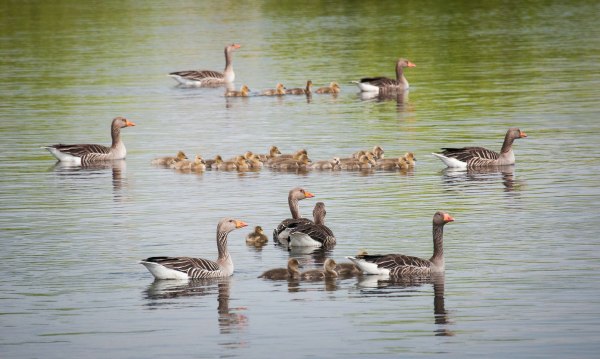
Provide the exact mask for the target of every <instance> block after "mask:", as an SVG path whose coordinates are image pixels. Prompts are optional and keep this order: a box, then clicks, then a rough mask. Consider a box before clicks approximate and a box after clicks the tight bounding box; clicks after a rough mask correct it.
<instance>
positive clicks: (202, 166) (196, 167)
mask: <svg viewBox="0 0 600 359" xmlns="http://www.w3.org/2000/svg"><path fill="white" fill-rule="evenodd" d="M190 170H191V171H194V172H203V171H205V170H206V162H204V159H203V158H202V156H200V155H196V157H195V158H194V162H192V163H191V165H190Z"/></svg>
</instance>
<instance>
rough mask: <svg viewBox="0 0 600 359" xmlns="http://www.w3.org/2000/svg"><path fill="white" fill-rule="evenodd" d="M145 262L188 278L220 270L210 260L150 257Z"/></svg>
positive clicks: (199, 276) (200, 276)
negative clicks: (181, 273) (158, 265)
mask: <svg viewBox="0 0 600 359" xmlns="http://www.w3.org/2000/svg"><path fill="white" fill-rule="evenodd" d="M144 261H145V262H154V263H157V264H160V265H162V266H164V267H166V268H169V269H173V270H176V271H179V272H183V273H187V275H188V277H190V278H202V277H203V276H202V275H201V274H202V273H206V272H214V271H218V270H220V269H221V268H220V267H219V265H218V264H217V263H216V262H214V261H211V260H208V259H203V258H191V257H150V258H147V259H145V260H144Z"/></svg>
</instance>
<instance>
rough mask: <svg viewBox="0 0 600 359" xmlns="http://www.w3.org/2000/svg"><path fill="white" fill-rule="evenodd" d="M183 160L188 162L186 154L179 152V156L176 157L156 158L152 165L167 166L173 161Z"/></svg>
mask: <svg viewBox="0 0 600 359" xmlns="http://www.w3.org/2000/svg"><path fill="white" fill-rule="evenodd" d="M181 160H187V156H186V155H185V153H184V152H183V151H179V152H177V155H175V156H166V157H159V158H155V159H153V160H152V162H151V164H153V165H155V166H166V165H169V164H170V163H171V162H172V161H175V162H177V161H181Z"/></svg>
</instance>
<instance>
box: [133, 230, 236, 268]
mask: <svg viewBox="0 0 600 359" xmlns="http://www.w3.org/2000/svg"><path fill="white" fill-rule="evenodd" d="M227 234H228V233H227V232H219V233H218V234H217V248H218V250H219V259H218V260H219V261H224V260H226V259H227V257H229V253H228V252H227ZM144 261H146V262H154V263H157V264H160V265H162V266H164V267H166V268H169V269H173V270H176V271H179V272H183V273H186V274H187V276H188V278H190V279H203V278H218V277H226V276H229V275H230V274H229V273H225V272H224V271H223V270H222V268H221V266H220V265H219V263H217V262H215V261H211V260H209V259H204V258H191V257H150V258H148V259H145V260H144Z"/></svg>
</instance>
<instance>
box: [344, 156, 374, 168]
mask: <svg viewBox="0 0 600 359" xmlns="http://www.w3.org/2000/svg"><path fill="white" fill-rule="evenodd" d="M375 165H376V162H375V160H373V159H370V158H369V157H368V156H366V155H362V156H361V157H360V158H359V159H358V160H356V159H352V160H350V161H343V162H341V164H340V168H341V169H343V170H366V169H370V168H373V166H375Z"/></svg>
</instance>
